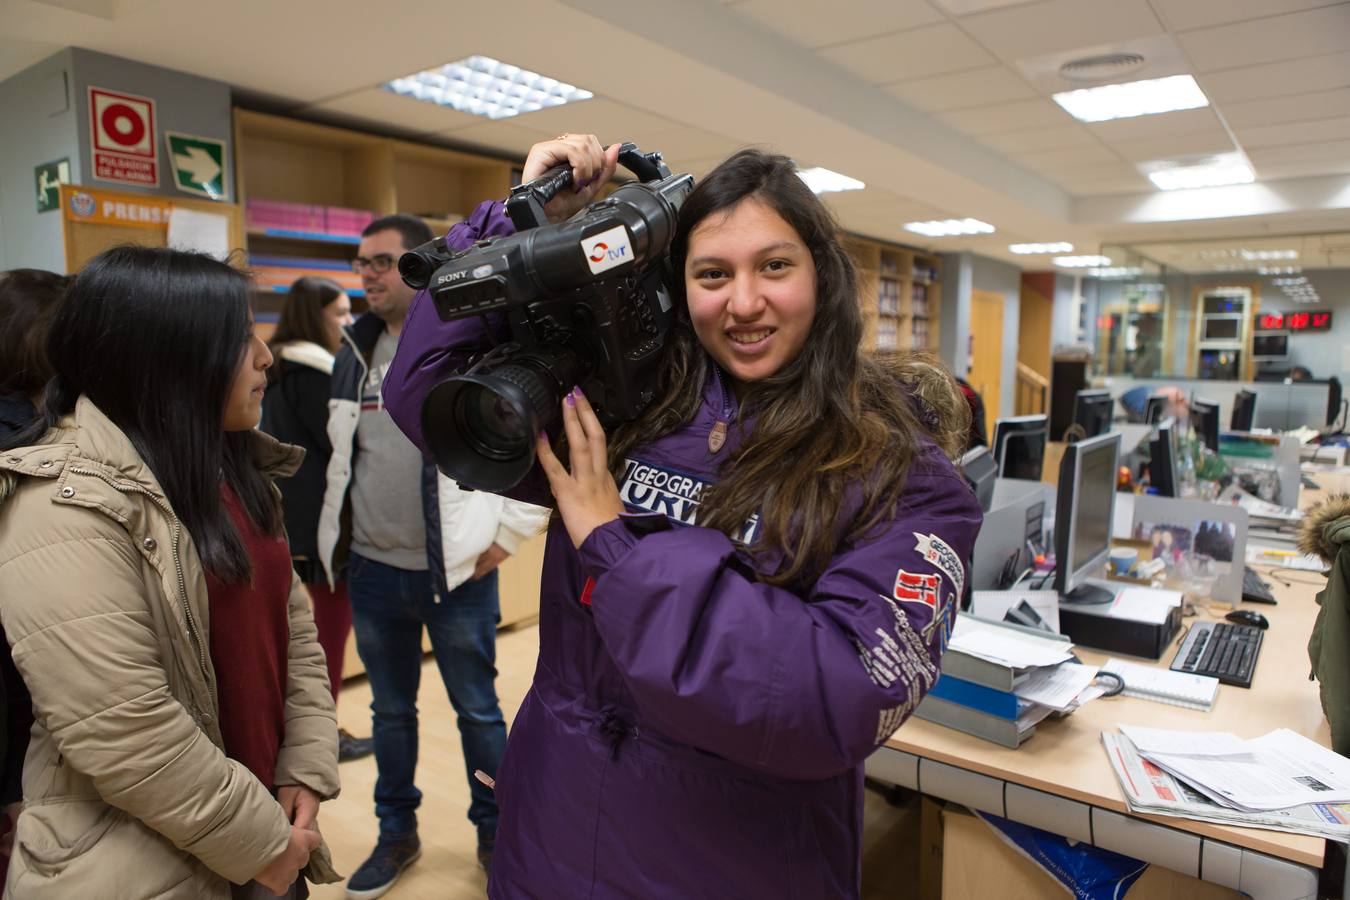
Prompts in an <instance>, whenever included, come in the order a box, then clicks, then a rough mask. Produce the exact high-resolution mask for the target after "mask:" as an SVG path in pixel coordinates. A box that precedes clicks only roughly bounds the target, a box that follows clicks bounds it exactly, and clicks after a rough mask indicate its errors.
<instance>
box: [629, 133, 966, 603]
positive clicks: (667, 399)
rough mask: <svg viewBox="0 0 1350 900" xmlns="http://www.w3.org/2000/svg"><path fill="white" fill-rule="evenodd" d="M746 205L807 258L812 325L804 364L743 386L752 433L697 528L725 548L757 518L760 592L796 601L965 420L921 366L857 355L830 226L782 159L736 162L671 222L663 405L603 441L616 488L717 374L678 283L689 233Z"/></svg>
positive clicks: (854, 314)
mask: <svg viewBox="0 0 1350 900" xmlns="http://www.w3.org/2000/svg"><path fill="white" fill-rule="evenodd" d="M751 197H753V198H755V199H757V200H759V201H760V202H763V203H765V204H767V205H768V206H769V207H770V208H772V209H773V210H775V211H776V212H777V213H778V214H779V215H780V216H782V217H783V219H784V221H786V222H787V223H788V224H789V225H791V226H792V227H793V228H794V229H795V230H796V231H797V234H798V235H799V236H800V237H801V239H802V241H803V242H804V243H805V245H806V246H807V247H808V248H809V249H810V251H811V257H812V260H813V261H814V263H815V267H816V291H817V294H816V314H815V320H814V322H813V324H812V326H811V333H810V335H809V337H808V338H807V341H806V344H805V346H804V347H803V348H802V351H801V353H800V354H799V355H798V356H797V357H796V358H795V359H793V360H792V361H791V362H789V363H788V364H787V365H785V366H784V367H783V368H782V369H780V370H779V371H778V372H776V373H775V374H774V375H772V376H770V377H769V378H765V379H763V380H760V381H756V382H753V383H750V384H747V385H745V386H744V388H745V390H744V392H743V397H742V402H741V404H740V413H741V416H742V418H743V419H746V418H753V423H754V424H753V427H752V428H751V430H750V433H749V434H748V435H747V436H746V437H745V439H744V440H743V442H742V443H741V446H740V447H739V448H738V449H737V451H736V452H735V454H734V455H732V456H731V457H730V458H728V460H727V461H726V462H725V463H724V464H723V467H722V471H721V472H720V473H719V479H718V481H717V483H716V484H715V485H714V486H713V487H711V488H710V489H709V490H708V492H707V493H705V494H704V495H703V497H702V499H701V503H700V506H699V513H698V524H699V525H701V526H704V527H708V528H713V529H716V530H718V531H721V532H723V533H724V534H726V535H728V536H733V535H734V534H736V532H738V531H739V530H741V528H742V527H743V526H744V523H745V522H746V521H747V520H749V519H750V517H751V516H752V515H754V514H755V513H759V514H760V519H761V523H762V525H761V528H760V531H759V537H758V538H757V540H756V542H755V544H754V545H753V546H752V547H751V548H750V549H751V551H752V552H755V553H756V554H757V555H760V556H765V555H767V554H771V553H773V552H775V551H777V552H781V553H782V554H783V556H782V562H781V564H779V566H778V567H777V570H776V571H774V572H772V573H769V574H767V575H765V576H764V578H765V580H766V581H768V582H769V583H772V584H777V585H784V586H790V587H795V588H798V589H804V588H807V587H809V586H810V585H811V584H812V583H814V582H815V580H816V579H817V578H818V577H819V576H820V574H821V573H822V572H823V571H824V569H825V566H826V565H827V564H828V563H829V561H830V559H831V558H832V557H833V556H834V555H835V554H836V552H837V551H838V548H839V546H840V544H841V543H847V542H850V541H854V540H857V539H858V538H859V537H861V536H863V535H864V534H866V533H867V532H868V531H870V530H871V529H872V528H874V527H875V526H876V525H878V524H879V523H881V522H883V521H885V520H887V519H888V518H890V517H892V516H893V515H894V513H895V510H896V508H897V505H898V504H899V501H900V498H901V495H902V493H903V492H904V486H905V476H906V474H907V473H908V471H909V467H910V464H911V462H912V461H913V459H914V457H915V455H916V454H917V453H918V452H919V450H920V446H921V443H922V442H923V440H924V438H925V437H926V438H927V439H928V440H932V441H934V442H936V443H937V445H938V446H939V447H940V448H941V449H942V450H943V452H944V453H945V454H946V455H947V456H948V457H955V456H957V455H958V454H959V453H960V451H961V450H962V449H963V447H964V442H965V435H966V432H967V431H968V429H969V427H970V408H969V407H968V406H967V405H966V403H965V400H964V398H963V397H962V395H961V393H960V392H959V389H958V388H957V386H956V383H955V381H954V380H953V379H952V377H951V375H950V374H949V373H948V372H947V370H946V369H945V368H944V367H943V366H942V364H941V363H940V362H938V361H937V360H936V359H935V358H934V357H933V356H931V355H930V354H926V353H913V354H902V355H894V356H886V357H882V356H868V355H865V354H864V353H863V352H862V350H861V342H862V337H863V317H862V311H861V308H860V306H859V302H858V275H857V270H856V269H855V267H854V264H853V261H852V259H851V258H850V257H849V255H848V252H847V250H846V249H845V248H844V245H843V243H842V241H841V239H840V232H839V226H838V224H837V223H836V222H835V219H834V217H833V216H832V215H831V213H830V211H829V210H828V209H827V208H826V207H825V205H824V204H823V203H821V202H820V200H819V199H817V197H816V196H815V194H813V193H812V192H811V190H810V189H809V188H808V187H807V186H806V185H805V183H804V182H802V180H801V179H800V178H799V177H798V176H797V171H796V166H795V165H794V164H793V162H792V161H791V160H790V159H788V158H787V157H785V156H778V155H775V154H770V153H765V152H762V151H759V150H742V151H740V152H738V153H736V154H735V155H733V156H732V157H730V158H729V159H727V160H726V161H725V162H723V163H722V164H721V165H720V166H718V167H717V168H716V169H714V170H713V171H712V172H711V173H710V174H709V175H708V176H707V177H706V178H705V179H704V180H703V181H702V182H700V183H699V185H698V187H697V188H695V190H694V192H693V193H692V194H690V196H689V198H688V199H687V200H685V202H684V206H683V207H682V208H681V209H680V218H679V227H678V230H677V232H676V237H675V241H674V244H673V257H674V258H673V262H674V266H675V271H676V273H677V277H676V278H674V279H672V280H673V281H674V282H675V283H676V284H677V285H678V289H677V295H678V296H677V315H676V323H675V325H674V328H673V329H672V333H671V337H670V345H669V346H668V348H667V350H666V356H665V359H664V360H663V362H662V368H661V372H660V374H659V377H658V383H657V398H658V399H657V400H656V401H655V402H654V403H653V404H652V405H651V406H650V407H649V408H648V409H647V411H646V412H645V413H644V414H643V415H642V416H641V417H640V418H639V419H638V420H637V421H636V422H633V423H630V424H628V425H625V426H623V427H621V428H619V429H617V430H616V431H615V433H614V434H613V436H612V437H611V441H610V448H609V460H610V468H611V470H612V471H613V472H614V475H615V479H616V480H619V479H621V477H622V471H623V465H624V460H625V458H626V457H627V455H628V453H629V452H630V451H632V450H633V449H634V447H636V446H639V445H641V444H646V443H650V442H651V441H653V440H656V439H657V438H659V437H661V436H663V435H666V434H670V433H672V432H674V431H677V430H679V429H680V428H682V427H683V426H685V425H686V424H688V423H689V422H690V421H692V420H693V418H694V416H695V415H696V414H697V412H698V409H699V407H700V405H701V404H702V402H703V390H704V386H705V385H706V384H707V381H708V379H709V378H711V377H713V366H714V363H713V362H712V360H711V358H710V357H709V356H708V354H707V352H706V351H705V350H704V349H703V347H702V346H701V345H700V344H699V342H698V339H697V337H696V336H695V334H694V329H693V325H692V323H691V322H690V319H689V311H688V305H687V299H686V297H685V292H684V281H683V277H679V276H682V275H683V273H684V266H685V257H686V254H687V252H688V247H689V236H690V235H691V234H692V233H693V231H694V229H695V228H697V227H698V226H699V224H700V223H702V222H703V221H704V220H706V219H707V218H708V217H709V216H712V215H715V214H719V213H723V212H728V211H730V210H731V209H732V208H733V207H734V206H736V205H737V204H738V203H741V202H742V201H744V200H746V199H747V198H751ZM722 377H723V378H726V376H725V375H723V376H722ZM854 492H856V493H854ZM850 494H851V495H852V496H857V497H859V498H860V500H861V505H860V506H858V508H857V511H856V513H854V514H853V515H851V517H850V520H849V521H846V522H845V521H840V519H841V516H842V515H843V510H844V506H845V502H846V498H848V499H850V500H851V499H852V498H851V497H850V496H849V495H850ZM851 506H852V503H850V507H851Z"/></svg>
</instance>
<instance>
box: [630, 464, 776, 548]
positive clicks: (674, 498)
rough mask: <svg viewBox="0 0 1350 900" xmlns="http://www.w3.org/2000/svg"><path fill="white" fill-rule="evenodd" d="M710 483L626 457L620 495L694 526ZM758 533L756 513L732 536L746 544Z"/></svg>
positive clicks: (634, 504)
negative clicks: (700, 504)
mask: <svg viewBox="0 0 1350 900" xmlns="http://www.w3.org/2000/svg"><path fill="white" fill-rule="evenodd" d="M711 486H712V484H711V482H708V481H704V480H703V479H702V478H699V477H698V476H697V475H690V474H689V473H687V472H681V471H679V470H678V469H670V468H667V467H665V466H657V465H652V464H650V463H645V462H642V461H641V460H636V459H628V460H625V461H624V470H623V481H622V482H621V483H620V484H619V498H620V499H621V500H623V502H624V504H625V505H627V506H628V507H630V508H636V509H640V510H645V511H646V512H653V513H660V514H661V515H663V516H665V517H666V518H668V519H670V520H671V521H672V522H678V523H679V524H681V525H695V524H697V522H698V507H699V503H700V502H701V500H702V498H703V494H704V493H705V492H706V491H707V490H708V488H710V487H711ZM758 533H759V515H758V514H756V515H754V516H751V517H750V520H749V521H748V522H746V523H745V525H744V526H743V527H742V529H741V531H740V533H739V534H737V535H735V536H734V537H735V538H736V539H737V540H738V541H741V542H742V543H746V544H749V543H752V542H753V541H754V539H755V536H756V535H757V534H758Z"/></svg>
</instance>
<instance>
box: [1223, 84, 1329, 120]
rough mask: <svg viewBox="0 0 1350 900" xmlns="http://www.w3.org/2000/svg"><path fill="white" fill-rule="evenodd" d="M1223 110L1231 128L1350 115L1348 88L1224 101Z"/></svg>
mask: <svg viewBox="0 0 1350 900" xmlns="http://www.w3.org/2000/svg"><path fill="white" fill-rule="evenodd" d="M1223 113H1224V118H1226V119H1227V120H1228V124H1229V125H1231V126H1232V127H1234V128H1238V127H1241V126H1243V125H1278V124H1280V123H1282V122H1314V121H1317V120H1319V119H1338V118H1343V117H1345V116H1350V88H1338V89H1336V90H1334V91H1314V92H1313V93H1311V94H1294V95H1292V96H1288V97H1274V98H1271V99H1268V100H1247V101H1244V102H1242V103H1228V104H1225V105H1224V109H1223Z"/></svg>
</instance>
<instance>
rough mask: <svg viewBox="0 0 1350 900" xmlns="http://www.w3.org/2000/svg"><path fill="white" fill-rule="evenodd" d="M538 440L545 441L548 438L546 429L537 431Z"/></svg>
mask: <svg viewBox="0 0 1350 900" xmlns="http://www.w3.org/2000/svg"><path fill="white" fill-rule="evenodd" d="M539 440H541V441H546V440H548V432H547V431H542V430H541V431H540V432H539Z"/></svg>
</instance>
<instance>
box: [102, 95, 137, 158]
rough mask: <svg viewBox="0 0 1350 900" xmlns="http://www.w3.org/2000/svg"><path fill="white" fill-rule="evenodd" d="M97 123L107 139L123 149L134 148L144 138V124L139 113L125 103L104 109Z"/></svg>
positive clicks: (114, 104)
mask: <svg viewBox="0 0 1350 900" xmlns="http://www.w3.org/2000/svg"><path fill="white" fill-rule="evenodd" d="M99 123H100V124H101V125H102V126H103V130H104V132H106V133H107V135H108V137H110V138H112V139H113V140H114V141H116V142H117V143H119V144H121V145H122V146H124V147H134V146H136V145H137V144H139V143H140V142H141V141H142V139H144V138H145V122H144V121H143V120H142V119H141V115H140V113H138V112H136V110H134V109H132V108H131V107H130V106H127V105H126V104H125V103H110V104H108V105H107V106H106V107H104V109H103V116H102V117H101V118H100V120H99Z"/></svg>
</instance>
